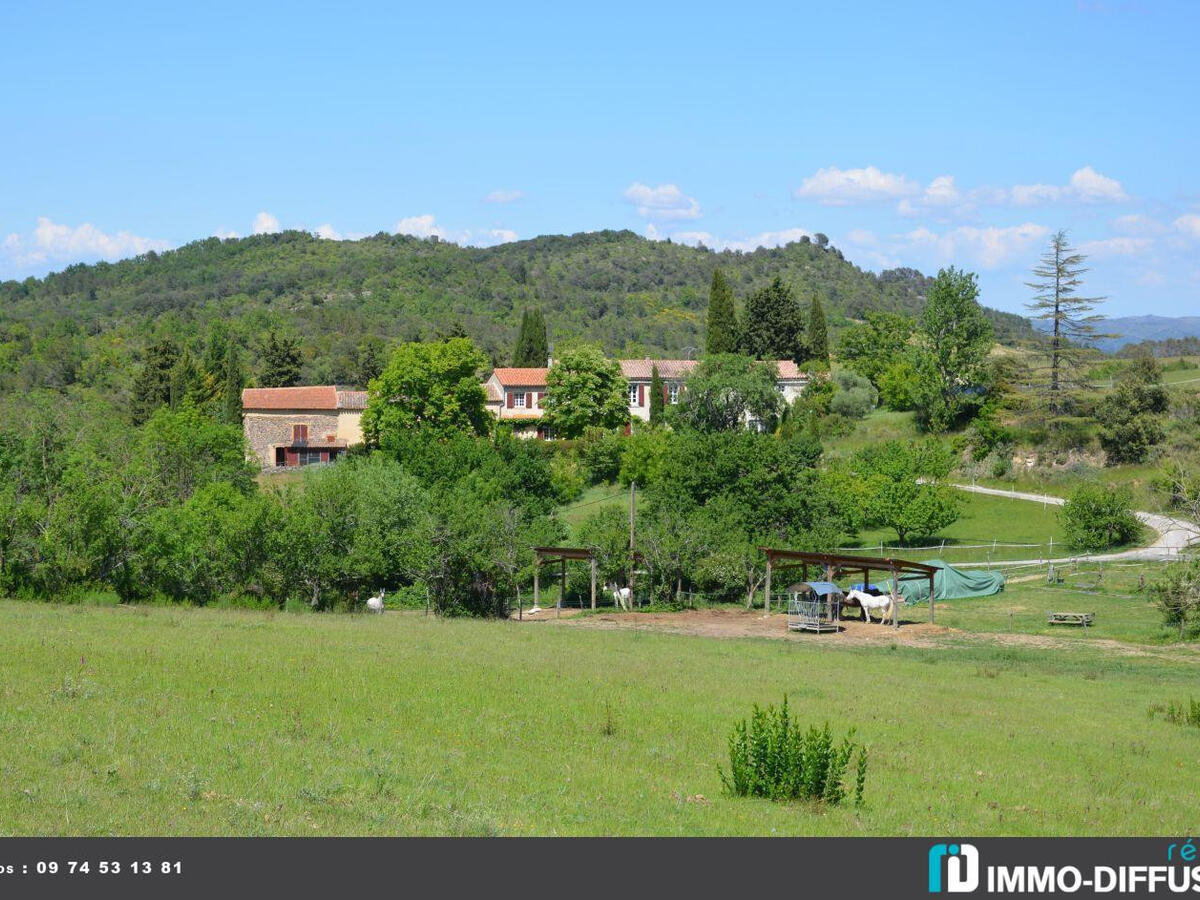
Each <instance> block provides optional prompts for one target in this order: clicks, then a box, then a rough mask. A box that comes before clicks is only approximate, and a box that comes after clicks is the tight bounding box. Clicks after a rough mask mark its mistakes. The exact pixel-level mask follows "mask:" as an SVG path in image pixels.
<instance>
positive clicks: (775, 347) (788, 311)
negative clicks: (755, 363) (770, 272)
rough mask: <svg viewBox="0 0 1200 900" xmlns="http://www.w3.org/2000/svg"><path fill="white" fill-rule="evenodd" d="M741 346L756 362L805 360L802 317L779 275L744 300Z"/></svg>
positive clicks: (797, 304) (798, 305)
mask: <svg viewBox="0 0 1200 900" xmlns="http://www.w3.org/2000/svg"><path fill="white" fill-rule="evenodd" d="M741 347H742V352H743V353H746V354H748V355H750V356H753V357H755V358H756V359H791V360H795V361H796V362H801V361H802V360H803V359H804V315H803V313H802V312H801V310H800V303H799V302H798V301H797V300H796V295H795V293H793V291H792V289H791V288H790V287H788V286H787V285H785V284H784V283H783V280H782V279H781V278H779V276H776V277H775V279H774V280H773V281H772V282H771V283H770V284H769V285H767V286H766V287H764V288H759V289H758V290H757V291H755V292H754V293H752V294H751V295H750V296H749V297H747V298H746V315H745V317H744V319H743V323H742V332H741Z"/></svg>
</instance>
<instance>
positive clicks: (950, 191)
mask: <svg viewBox="0 0 1200 900" xmlns="http://www.w3.org/2000/svg"><path fill="white" fill-rule="evenodd" d="M921 199H922V200H923V201H924V203H925V205H926V206H954V205H955V204H957V203H961V202H962V200H963V195H962V192H961V191H959V189H958V186H957V185H956V184H955V183H954V176H953V175H939V176H938V177H937V178H935V179H933V181H931V182H929V187H927V188H925V191H924V193H923V194H922V195H921Z"/></svg>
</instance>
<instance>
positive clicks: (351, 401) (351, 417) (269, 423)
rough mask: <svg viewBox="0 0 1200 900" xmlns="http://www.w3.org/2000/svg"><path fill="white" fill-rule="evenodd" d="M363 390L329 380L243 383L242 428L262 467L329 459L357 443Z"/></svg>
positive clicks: (295, 464)
mask: <svg viewBox="0 0 1200 900" xmlns="http://www.w3.org/2000/svg"><path fill="white" fill-rule="evenodd" d="M366 406H367V392H366V391H345V390H340V389H338V388H337V387H334V386H333V385H316V386H309V387H286V388H246V389H245V390H244V391H242V429H243V431H244V432H245V435H246V443H247V444H248V445H249V447H250V450H251V452H252V453H253V454H254V456H255V458H257V460H258V462H259V464H260V465H261V466H262V467H263V468H264V469H271V468H290V467H292V466H305V465H308V464H310V463H322V462H333V460H335V459H337V458H338V457H339V456H341V455H342V454H343V453H345V452H346V449H347V448H348V447H351V446H353V445H354V444H361V443H362V414H363V410H364V409H366Z"/></svg>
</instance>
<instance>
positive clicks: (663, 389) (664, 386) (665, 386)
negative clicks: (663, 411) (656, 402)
mask: <svg viewBox="0 0 1200 900" xmlns="http://www.w3.org/2000/svg"><path fill="white" fill-rule="evenodd" d="M662 392H663V403H666V402H667V401H668V400H669V399H670V396H669V395H668V394H667V385H666V382H663V386H662Z"/></svg>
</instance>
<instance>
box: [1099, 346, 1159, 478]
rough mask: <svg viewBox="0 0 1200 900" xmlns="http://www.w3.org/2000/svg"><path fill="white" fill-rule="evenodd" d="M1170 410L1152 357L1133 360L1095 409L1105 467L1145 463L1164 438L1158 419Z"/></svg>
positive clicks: (1157, 366) (1157, 367)
mask: <svg viewBox="0 0 1200 900" xmlns="http://www.w3.org/2000/svg"><path fill="white" fill-rule="evenodd" d="M1169 407H1170V395H1169V394H1168V393H1167V389H1166V387H1165V386H1164V385H1163V382H1162V370H1161V369H1160V368H1159V365H1158V362H1157V361H1156V360H1155V359H1154V358H1153V357H1151V356H1141V357H1135V358H1134V359H1133V360H1131V361H1130V363H1129V364H1128V365H1127V366H1126V368H1125V369H1124V370H1123V371H1122V372H1121V375H1120V377H1119V379H1118V380H1117V383H1116V386H1115V387H1114V389H1113V391H1112V393H1110V394H1109V395H1108V396H1106V397H1105V398H1104V399H1103V400H1101V401H1100V403H1099V404H1097V406H1096V420H1097V421H1098V422H1099V423H1100V434H1099V437H1100V446H1101V447H1102V448H1103V449H1104V456H1105V464H1106V465H1110V466H1114V465H1118V464H1120V463H1140V462H1145V461H1146V459H1147V457H1149V455H1150V450H1151V448H1153V447H1154V446H1156V445H1157V444H1160V443H1161V442H1162V441H1163V439H1164V437H1165V436H1166V432H1165V431H1164V429H1163V426H1162V421H1161V416H1162V414H1163V413H1165V412H1166V411H1167V409H1168V408H1169Z"/></svg>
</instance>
